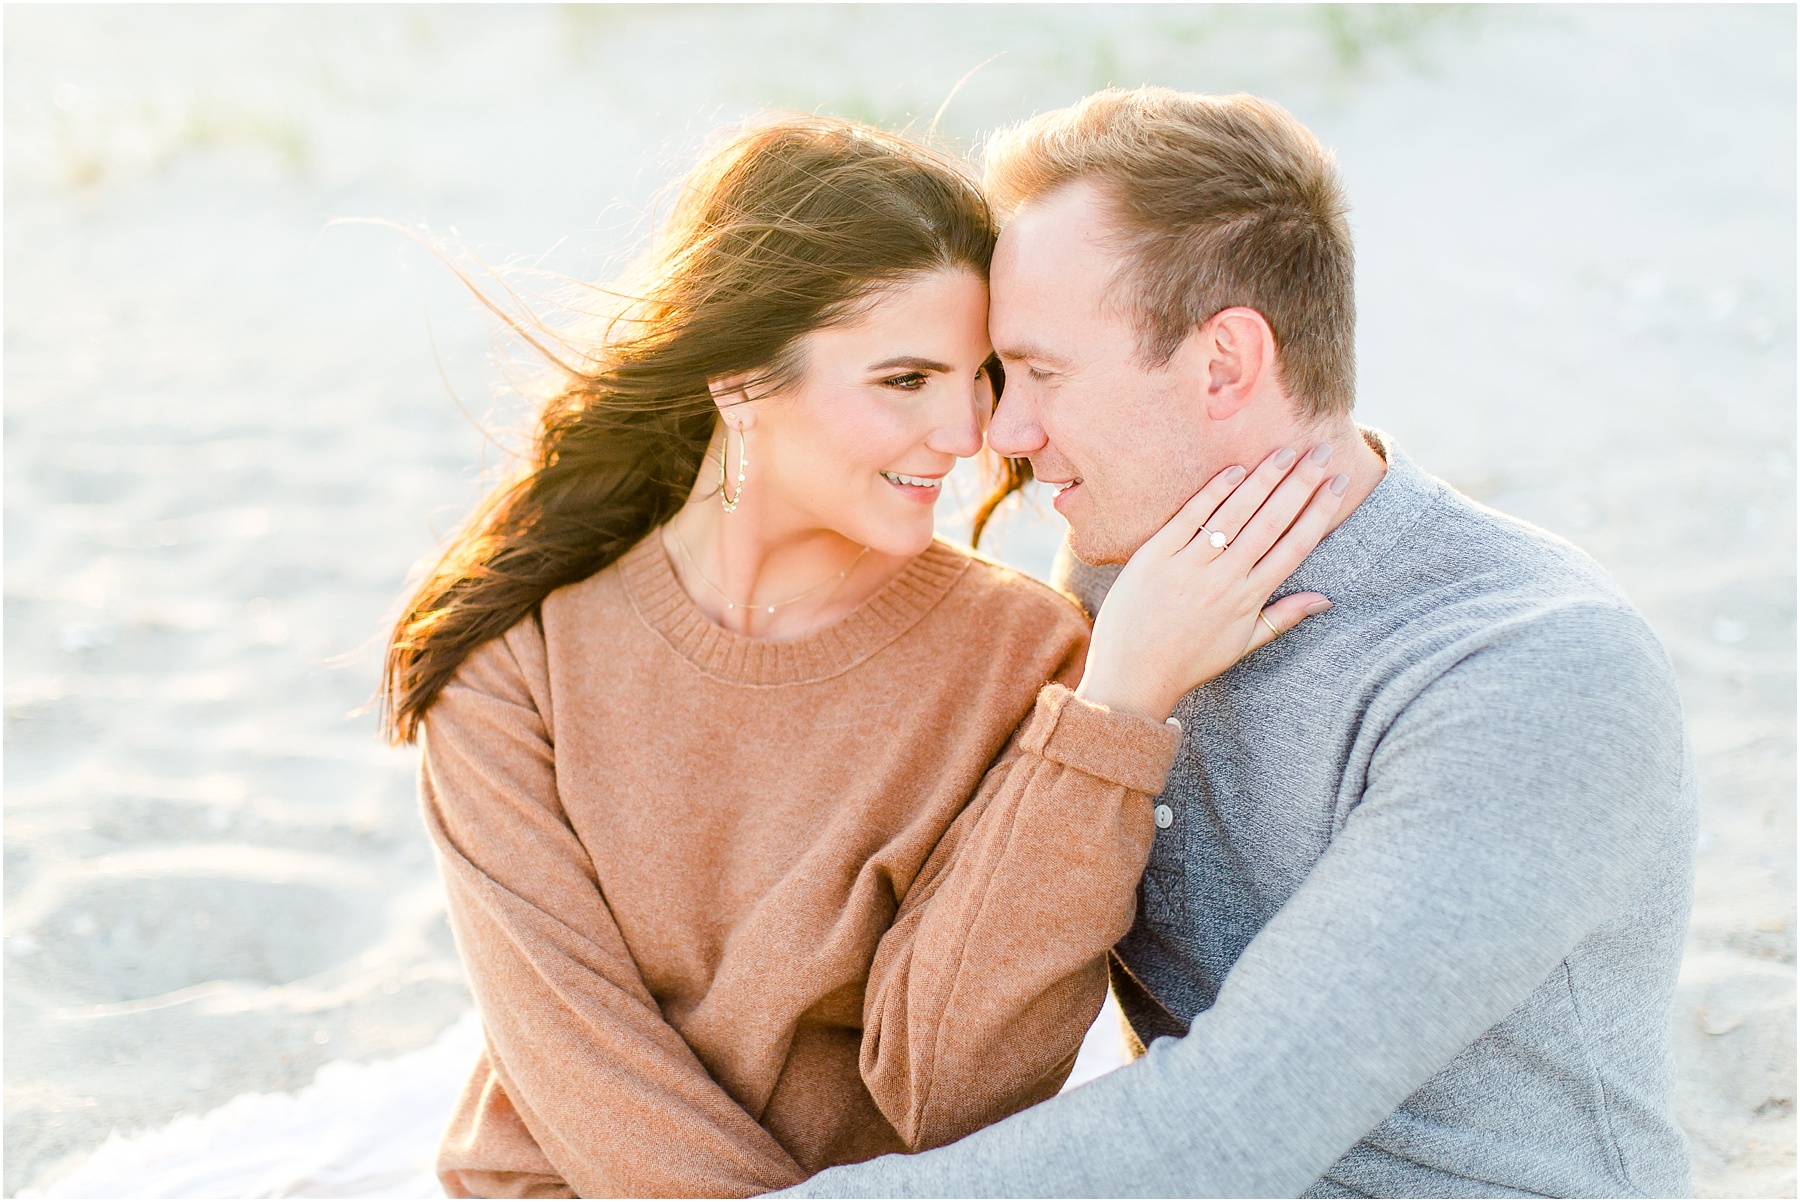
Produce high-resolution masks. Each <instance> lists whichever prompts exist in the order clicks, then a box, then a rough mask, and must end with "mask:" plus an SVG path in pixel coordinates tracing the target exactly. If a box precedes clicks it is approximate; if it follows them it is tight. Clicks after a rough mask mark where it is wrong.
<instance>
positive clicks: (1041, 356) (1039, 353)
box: [994, 342, 1069, 367]
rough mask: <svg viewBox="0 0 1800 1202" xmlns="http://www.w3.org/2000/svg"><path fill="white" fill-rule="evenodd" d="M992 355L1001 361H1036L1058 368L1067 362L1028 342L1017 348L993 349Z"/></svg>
mask: <svg viewBox="0 0 1800 1202" xmlns="http://www.w3.org/2000/svg"><path fill="white" fill-rule="evenodd" d="M994 353H995V354H996V355H999V356H1000V357H1001V358H1002V359H1036V360H1038V361H1039V362H1040V363H1053V364H1056V365H1057V366H1058V367H1061V366H1065V365H1067V363H1068V362H1069V361H1068V360H1067V359H1065V358H1064V357H1063V356H1061V355H1058V354H1056V353H1055V352H1054V351H1047V350H1045V349H1044V348H1043V347H1041V346H1037V345H1036V344H1034V343H1029V342H1027V343H1021V344H1019V345H1018V346H1003V347H995V348H994Z"/></svg>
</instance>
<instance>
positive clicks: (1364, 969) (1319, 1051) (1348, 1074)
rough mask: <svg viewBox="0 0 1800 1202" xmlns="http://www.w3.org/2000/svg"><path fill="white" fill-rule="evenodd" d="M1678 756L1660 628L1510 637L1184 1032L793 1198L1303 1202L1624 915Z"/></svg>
mask: <svg viewBox="0 0 1800 1202" xmlns="http://www.w3.org/2000/svg"><path fill="white" fill-rule="evenodd" d="M1683 747H1684V737H1683V732H1682V722H1681V712H1680V703H1679V701H1678V700H1677V698H1676V693H1675V687H1674V680H1673V673H1672V672H1671V671H1670V669H1669V667H1668V662H1667V658H1666V657H1665V656H1664V655H1663V654H1662V653H1661V650H1660V648H1659V647H1657V646H1656V644H1655V639H1654V636H1652V635H1651V634H1650V633H1649V631H1648V629H1647V628H1643V627H1642V624H1641V622H1637V621H1636V620H1635V619H1626V618H1624V617H1623V616H1622V615H1605V614H1600V615H1596V614H1595V613H1593V612H1592V611H1588V612H1586V613H1565V614H1563V615H1560V616H1558V617H1555V618H1551V619H1546V620H1539V621H1533V622H1528V623H1519V624H1518V625H1517V626H1516V627H1514V628H1512V629H1509V630H1504V631H1501V632H1499V633H1498V634H1497V636H1496V638H1495V639H1494V640H1493V641H1492V645H1490V646H1489V647H1487V648H1486V649H1485V650H1482V651H1480V652H1478V653H1476V654H1472V655H1470V656H1468V657H1467V658H1465V659H1463V660H1461V661H1460V662H1458V663H1457V664H1456V665H1455V666H1454V667H1453V668H1452V669H1451V670H1450V671H1447V672H1445V673H1444V674H1443V675H1442V676H1440V677H1439V678H1437V679H1436V680H1435V681H1433V682H1431V683H1430V684H1429V685H1428V686H1427V687H1425V688H1424V689H1423V690H1422V691H1421V692H1420V693H1419V694H1418V696H1417V697H1416V698H1415V699H1414V700H1413V701H1412V702H1411V703H1410V704H1409V705H1408V706H1407V707H1406V709H1405V710H1404V711H1403V712H1402V713H1401V715H1400V716H1399V717H1398V719H1397V720H1396V721H1395V722H1394V723H1393V725H1392V727H1391V728H1390V729H1389V730H1388V731H1387V732H1386V733H1385V734H1384V735H1383V737H1382V741H1381V746H1380V748H1379V749H1378V751H1377V753H1376V755H1375V757H1374V761H1373V763H1372V765H1371V768H1370V773H1369V779H1368V782H1367V786H1366V789H1365V791H1364V794H1363V797H1362V800H1361V802H1360V804H1359V805H1357V807H1356V808H1355V809H1354V810H1353V811H1352V812H1351V813H1350V815H1349V817H1348V818H1347V820H1346V821H1345V823H1344V826H1343V829H1342V831H1341V833H1340V834H1339V835H1338V836H1337V837H1336V838H1335V839H1334V840H1333V841H1332V843H1331V845H1330V847H1329V848H1328V850H1327V851H1326V853H1325V854H1324V856H1323V857H1322V858H1321V859H1320V860H1319V861H1318V863H1317V864H1316V865H1315V866H1314V867H1313V869H1312V872H1311V874H1310V875H1309V876H1308V877H1307V878H1306V880H1305V882H1304V883H1303V884H1302V885H1301V887H1300V888H1299V889H1298V890H1297V891H1296V892H1295V893H1294V895H1293V896H1292V897H1291V898H1290V899H1289V900H1288V902H1287V904H1286V905H1285V906H1283V907H1282V909H1281V910H1280V911H1279V912H1278V913H1277V914H1276V915H1275V917H1274V918H1273V920H1271V921H1270V922H1269V924H1268V925H1267V926H1266V927H1264V928H1263V930H1262V931H1261V932H1260V933H1259V934H1258V935H1257V936H1256V937H1255V939H1253V940H1252V941H1251V943H1250V945H1249V946H1248V947H1247V948H1246V949H1245V951H1244V953H1243V955H1242V956H1241V957H1240V958H1239V959H1238V961H1237V963H1236V964H1235V965H1234V966H1233V967H1232V969H1231V971H1230V974H1229V975H1228V976H1227V977H1226V979H1225V982H1224V985H1223V987H1222V988H1221V990H1220V992H1219V996H1218V999H1217V1001H1216V1002H1215V1003H1214V1004H1213V1006H1212V1007H1211V1008H1209V1009H1207V1010H1206V1011H1204V1012H1202V1013H1201V1014H1199V1015H1198V1016H1196V1017H1195V1018H1194V1020H1193V1022H1192V1025H1191V1027H1190V1029H1189V1032H1188V1034H1187V1035H1186V1036H1185V1037H1184V1038H1180V1039H1173V1038H1166V1039H1158V1040H1156V1041H1155V1042H1154V1043H1153V1044H1152V1045H1151V1046H1150V1048H1149V1050H1148V1052H1147V1053H1146V1055H1144V1056H1143V1057H1141V1058H1140V1059H1138V1060H1136V1061H1134V1062H1133V1063H1132V1064H1130V1065H1127V1066H1126V1067H1124V1068H1122V1069H1120V1070H1118V1071H1117V1072H1114V1073H1111V1074H1108V1075H1107V1076H1105V1077H1103V1078H1101V1079H1100V1080H1098V1081H1095V1082H1093V1083H1091V1084H1090V1085H1087V1086H1085V1087H1083V1088H1082V1089H1079V1090H1076V1091H1074V1092H1073V1093H1069V1094H1065V1095H1063V1096H1061V1097H1058V1098H1056V1099H1054V1100H1052V1101H1050V1102H1048V1103H1046V1104H1045V1105H1042V1106H1038V1107H1035V1108H1033V1109H1032V1110H1029V1111H1027V1112H1025V1113H1023V1114H1019V1115H1015V1116H1013V1117H1012V1118H1010V1119H1007V1120H1006V1121H1004V1122H1001V1123H996V1124H995V1125H993V1126H991V1127H988V1128H986V1129H985V1130H983V1131H980V1132H978V1133H976V1134H975V1135H973V1136H971V1137H970V1138H968V1139H965V1140H963V1141H961V1142H960V1143H958V1144H956V1145H955V1146H953V1147H949V1148H941V1149H938V1150H936V1151H931V1152H926V1153H923V1154H921V1155H918V1156H911V1157H900V1156H887V1157H882V1158H879V1159H877V1160H873V1161H869V1162H867V1163H865V1164H861V1165H852V1166H845V1167H841V1168H837V1169H832V1170H828V1171H827V1172H826V1173H823V1174H821V1175H819V1176H817V1177H814V1178H813V1179H812V1180H811V1181H809V1182H807V1183H806V1184H805V1185H803V1186H801V1187H799V1188H798V1189H796V1190H793V1191H791V1192H790V1194H789V1195H788V1196H796V1197H877V1196H887V1197H892V1196H912V1197H937V1196H943V1195H946V1194H951V1193H953V1194H956V1195H958V1196H962V1197H1009V1196H1010V1197H1018V1196H1028V1197H1029V1196H1037V1197H1047V1196H1065V1197H1067V1196H1115V1197H1118V1196H1162V1197H1290V1198H1291V1197H1297V1196H1299V1195H1300V1194H1301V1193H1302V1192H1303V1191H1305V1190H1306V1189H1308V1187H1309V1186H1311V1185H1312V1183H1313V1182H1315V1181H1316V1180H1317V1179H1318V1178H1319V1176H1320V1175H1321V1174H1322V1173H1323V1172H1324V1171H1325V1170H1326V1169H1327V1168H1329V1167H1330V1166H1331V1165H1332V1163H1333V1162H1335V1161H1336V1160H1337V1158H1338V1157H1340V1156H1342V1155H1343V1154H1344V1153H1345V1151H1347V1150H1348V1149H1349V1148H1350V1147H1351V1146H1352V1145H1354V1144H1355V1143H1356V1142H1357V1141H1358V1140H1359V1139H1361V1138H1362V1136H1363V1135H1364V1134H1365V1133H1367V1132H1368V1131H1369V1130H1371V1129H1372V1128H1373V1127H1375V1126H1376V1125H1377V1124H1378V1123H1380V1122H1381V1121H1382V1119H1383V1118H1385V1117H1386V1116H1387V1115H1388V1114H1390V1113H1391V1112H1392V1111H1393V1110H1394V1109H1395V1108H1396V1107H1398V1106H1399V1105H1400V1104H1401V1102H1403V1101H1404V1100H1405V1099H1406V1098H1407V1097H1408V1096H1410V1095H1411V1094H1412V1093H1413V1092H1414V1091H1415V1090H1417V1089H1418V1088H1419V1087H1420V1086H1421V1085H1422V1084H1424V1083H1425V1082H1426V1081H1427V1080H1429V1079H1430V1078H1431V1077H1433V1076H1434V1075H1435V1074H1436V1073H1437V1072H1438V1071H1439V1070H1440V1069H1442V1068H1443V1067H1444V1066H1445V1065H1446V1064H1447V1063H1449V1061H1450V1060H1451V1059H1452V1058H1453V1057H1455V1056H1456V1055H1457V1054H1458V1053H1459V1052H1461V1051H1462V1049H1463V1048H1465V1047H1467V1046H1468V1045H1469V1044H1470V1043H1471V1042H1473V1041H1474V1040H1476V1039H1477V1038H1479V1037H1480V1036H1481V1035H1482V1033H1483V1032H1485V1031H1487V1030H1488V1029H1489V1028H1491V1027H1493V1026H1494V1025H1495V1024H1496V1023H1498V1022H1500V1020H1501V1019H1503V1018H1505V1017H1506V1015H1507V1014H1508V1013H1509V1012H1511V1011H1512V1010H1513V1009H1514V1008H1515V1007H1517V1006H1518V1005H1519V1004H1520V1003H1521V1002H1522V1001H1523V1000H1524V999H1525V998H1526V996H1527V995H1529V994H1530V993H1531V992H1532V991H1533V990H1535V989H1537V988H1538V986H1539V985H1540V984H1542V983H1543V982H1544V981H1545V980H1546V979H1547V978H1548V977H1549V975H1550V974H1551V973H1552V972H1553V971H1554V970H1555V968H1556V966H1557V965H1558V963H1559V962H1561V961H1562V960H1563V959H1564V958H1565V957H1567V956H1568V955H1569V953H1570V952H1571V950H1572V949H1573V948H1574V947H1575V946H1576V945H1577V944H1578V943H1579V942H1580V941H1581V940H1582V939H1583V938H1584V937H1585V936H1586V935H1587V934H1588V933H1589V932H1590V931H1592V930H1593V929H1594V928H1595V927H1596V926H1597V925H1598V924H1600V923H1601V922H1603V921H1605V920H1606V919H1607V918H1608V917H1609V916H1610V915H1612V914H1614V913H1616V912H1617V911H1618V909H1619V908H1620V907H1621V906H1622V905H1623V904H1624V903H1625V902H1626V900H1627V898H1628V897H1629V896H1630V894H1631V891H1632V890H1633V888H1634V887H1636V886H1637V884H1638V882H1639V881H1641V879H1642V877H1643V874H1644V873H1645V871H1646V870H1647V867H1648V866H1649V864H1650V863H1651V862H1652V859H1653V856H1654V854H1655V852H1656V850H1657V848H1658V847H1659V846H1660V844H1661V843H1662V841H1663V840H1664V839H1665V838H1666V837H1667V835H1668V833H1669V831H1670V830H1671V829H1672V828H1673V823H1674V817H1675V815H1676V813H1677V812H1678V810H1679V808H1680V806H1682V805H1683V804H1685V803H1684V802H1683V801H1682V799H1683V798H1684V797H1685V796H1686V792H1685V791H1686V789H1687V788H1688V782H1687V777H1686V773H1687V772H1688V771H1689V769H1688V768H1687V766H1686V760H1685V756H1684V752H1683ZM1622 1188H1623V1187H1622Z"/></svg>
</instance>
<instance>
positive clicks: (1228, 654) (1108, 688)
mask: <svg viewBox="0 0 1800 1202" xmlns="http://www.w3.org/2000/svg"><path fill="white" fill-rule="evenodd" d="M1330 462H1331V446H1330V445H1329V444H1328V443H1321V444H1319V445H1318V446H1317V447H1315V448H1313V450H1312V452H1311V453H1310V454H1308V455H1306V456H1305V457H1304V458H1301V457H1299V456H1297V455H1296V454H1295V453H1294V451H1293V450H1292V449H1291V448H1287V447H1283V448H1282V449H1280V450H1278V451H1276V452H1274V453H1273V454H1271V455H1270V456H1269V457H1268V458H1267V459H1265V460H1263V462H1262V464H1261V466H1259V467H1258V468H1257V469H1256V471H1255V472H1253V473H1251V474H1250V475H1249V476H1248V478H1246V477H1245V473H1244V469H1243V468H1242V467H1230V468H1227V469H1225V470H1224V471H1222V472H1220V473H1219V474H1218V475H1217V476H1214V477H1213V478H1212V479H1211V480H1210V481H1208V482H1207V484H1206V486H1205V487H1204V488H1202V489H1201V490H1200V491H1199V492H1197V493H1195V494H1194V496H1193V498H1192V499H1191V500H1189V501H1188V503H1187V504H1185V505H1183V506H1182V507H1181V509H1180V510H1178V511H1177V512H1176V514H1175V516H1174V517H1172V518H1170V519H1169V521H1168V522H1167V524H1165V525H1164V526H1163V528H1162V529H1161V530H1159V531H1157V532H1156V533H1155V534H1154V535H1152V536H1151V537H1150V540H1149V541H1148V542H1146V543H1145V544H1144V545H1143V546H1142V547H1139V548H1138V550H1137V553H1136V554H1135V555H1133V556H1132V557H1131V561H1130V562H1129V563H1127V564H1126V565H1125V567H1124V570H1123V571H1121V572H1120V573H1119V579H1118V581H1117V582H1116V583H1115V584H1114V585H1113V587H1112V591H1111V592H1109V593H1108V594H1107V596H1106V602H1105V604H1103V605H1102V606H1101V607H1100V614H1099V616H1098V618H1096V619H1095V622H1094V639H1093V643H1092V645H1091V646H1090V647H1089V650H1088V659H1087V669H1086V671H1085V673H1084V674H1083V675H1082V678H1081V685H1080V687H1079V688H1077V689H1076V690H1075V693H1076V696H1078V697H1081V698H1083V699H1085V700H1087V701H1091V702H1094V703H1095V704H1098V705H1104V706H1106V707H1108V708H1109V709H1115V710H1125V711H1129V712H1132V713H1138V714H1143V715H1145V716H1146V717H1150V718H1154V719H1155V720H1156V721H1158V722H1161V721H1163V720H1164V719H1166V718H1167V717H1168V716H1169V713H1170V711H1172V710H1173V709H1174V708H1175V703H1176V702H1177V701H1179V700H1181V698H1182V697H1183V696H1184V695H1185V694H1186V693H1188V692H1189V691H1191V690H1192V689H1195V688H1197V687H1199V686H1200V685H1202V684H1204V683H1205V682H1206V681H1208V680H1211V679H1212V678H1213V677H1215V676H1217V675H1218V674H1219V673H1221V672H1223V671H1224V670H1225V669H1227V668H1229V667H1230V666H1231V665H1232V664H1234V663H1236V662H1237V661H1238V660H1239V659H1241V658H1243V657H1244V656H1246V655H1248V654H1249V653H1250V652H1252V651H1254V650H1256V649H1257V648H1258V647H1261V646H1262V645H1263V644H1265V643H1267V642H1269V641H1270V640H1271V639H1273V638H1275V637H1276V636H1277V634H1278V633H1285V632H1287V631H1288V630H1291V629H1293V627H1295V626H1297V625H1299V623H1301V622H1302V621H1304V620H1305V619H1306V618H1308V617H1310V616H1312V615H1314V614H1320V613H1324V612H1325V611H1326V610H1327V609H1329V608H1331V602H1330V601H1329V600H1327V599H1326V598H1325V597H1323V596H1321V595H1320V594H1318V593H1295V594H1293V595H1292V596H1288V597H1283V598H1282V599H1281V600H1279V601H1277V602H1275V603H1274V604H1273V605H1268V606H1267V608H1266V609H1265V608H1264V606H1265V605H1266V604H1267V602H1268V600H1269V595H1270V594H1271V593H1273V592H1274V591H1275V590H1276V589H1277V588H1279V587H1280V586H1281V582H1282V581H1284V580H1286V579H1287V578H1288V577H1289V576H1290V575H1292V574H1293V571H1294V569H1295V568H1297V567H1299V566H1300V563H1301V561H1302V560H1304V559H1305V558H1306V557H1307V556H1308V555H1310V554H1312V550H1313V548H1314V547H1316V546H1318V545H1319V540H1320V539H1322V538H1324V537H1325V535H1326V533H1327V532H1329V531H1330V530H1331V528H1332V523H1333V520H1334V519H1335V518H1336V516H1337V512H1338V509H1339V508H1340V507H1341V506H1342V505H1343V501H1344V491H1345V489H1346V488H1347V487H1348V486H1349V483H1350V481H1349V478H1348V477H1346V476H1341V475H1340V476H1336V477H1333V478H1332V479H1331V480H1330V482H1329V483H1326V467H1327V465H1328V464H1330ZM1240 481H1241V483H1240ZM1322 485H1323V487H1321V486H1322Z"/></svg>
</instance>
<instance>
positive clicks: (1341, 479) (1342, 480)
mask: <svg viewBox="0 0 1800 1202" xmlns="http://www.w3.org/2000/svg"><path fill="white" fill-rule="evenodd" d="M1349 487H1350V477H1348V476H1346V475H1344V474H1342V473H1339V474H1338V475H1337V476H1336V477H1335V478H1334V479H1333V480H1332V481H1331V491H1332V492H1333V493H1335V494H1337V495H1338V496H1340V497H1341V496H1343V495H1344V490H1345V489H1346V488H1349Z"/></svg>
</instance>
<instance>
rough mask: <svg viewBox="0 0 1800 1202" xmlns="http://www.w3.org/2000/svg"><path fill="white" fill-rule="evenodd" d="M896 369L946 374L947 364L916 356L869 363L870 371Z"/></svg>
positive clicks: (897, 356)
mask: <svg viewBox="0 0 1800 1202" xmlns="http://www.w3.org/2000/svg"><path fill="white" fill-rule="evenodd" d="M896 367H910V368H912V369H913V370H914V371H936V372H947V371H949V370H950V365H949V364H948V363H939V362H938V361H937V360H936V359H924V358H921V357H920V356H918V355H896V356H895V357H894V358H892V359H883V360H882V361H881V362H880V363H871V364H870V365H869V370H870V371H890V370H892V369H893V368H896Z"/></svg>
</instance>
